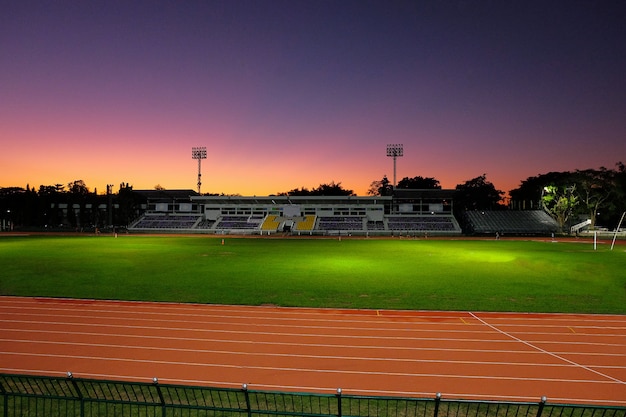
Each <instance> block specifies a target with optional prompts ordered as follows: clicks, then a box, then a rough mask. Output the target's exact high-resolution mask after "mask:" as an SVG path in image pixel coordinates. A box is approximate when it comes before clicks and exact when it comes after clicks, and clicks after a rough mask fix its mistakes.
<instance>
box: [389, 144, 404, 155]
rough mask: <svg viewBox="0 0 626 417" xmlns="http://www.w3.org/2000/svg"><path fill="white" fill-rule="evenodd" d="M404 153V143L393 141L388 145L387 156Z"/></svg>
mask: <svg viewBox="0 0 626 417" xmlns="http://www.w3.org/2000/svg"><path fill="white" fill-rule="evenodd" d="M403 154H404V145H403V144H401V143H392V144H389V145H387V156H393V157H396V156H402V155H403Z"/></svg>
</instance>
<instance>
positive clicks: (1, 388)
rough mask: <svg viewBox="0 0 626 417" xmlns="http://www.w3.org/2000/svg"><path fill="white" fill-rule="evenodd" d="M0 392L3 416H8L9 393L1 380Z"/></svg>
mask: <svg viewBox="0 0 626 417" xmlns="http://www.w3.org/2000/svg"><path fill="white" fill-rule="evenodd" d="M0 392H1V393H2V399H3V400H2V401H3V402H4V417H8V416H9V393H8V392H7V390H5V389H4V386H3V385H2V382H0Z"/></svg>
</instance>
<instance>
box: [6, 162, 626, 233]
mask: <svg viewBox="0 0 626 417" xmlns="http://www.w3.org/2000/svg"><path fill="white" fill-rule="evenodd" d="M157 187H158V188H162V187H160V186H157ZM396 189H433V190H437V189H441V185H440V183H439V181H438V180H437V179H435V178H432V177H422V176H415V177H412V178H411V177H405V178H403V179H401V180H400V181H399V182H398V184H397V185H396ZM393 192H394V187H393V184H391V183H390V181H389V179H388V178H387V177H386V176H383V178H382V179H381V180H376V181H372V182H371V184H370V187H369V190H368V192H367V194H368V195H371V196H391V195H393ZM212 195H216V194H212ZM277 195H289V196H354V195H355V193H354V192H353V191H352V190H348V189H345V188H343V187H342V186H341V183H335V182H331V183H329V184H321V185H320V186H318V187H315V188H312V189H308V188H305V187H301V188H296V189H293V190H290V191H286V192H280V193H277ZM504 196H505V192H504V191H501V190H498V189H496V187H495V186H494V185H493V184H492V183H491V182H489V181H488V180H487V177H486V175H485V174H483V175H481V176H478V177H476V178H472V179H470V180H468V181H465V182H464V183H461V184H458V185H457V186H456V187H455V196H454V208H455V214H456V215H457V216H460V215H461V214H462V212H464V211H468V210H511V209H512V210H536V209H542V210H545V211H546V212H548V213H549V214H550V215H551V216H552V217H553V218H554V219H555V220H557V222H558V223H559V225H560V226H561V227H562V228H563V229H564V230H567V228H566V226H568V225H571V224H572V223H573V222H576V221H577V220H579V219H590V220H591V222H592V227H594V226H596V225H598V226H603V227H607V228H609V229H611V230H612V229H613V228H615V227H616V226H617V224H618V222H619V220H620V218H621V216H622V213H624V211H626V167H625V166H624V164H623V163H622V162H618V163H617V164H616V166H615V169H607V168H604V167H602V168H600V169H586V170H576V171H573V172H572V171H567V172H549V173H547V174H541V175H537V176H535V177H529V178H527V179H526V180H524V181H522V182H521V184H520V186H519V187H518V188H516V189H514V190H510V191H509V200H508V201H507V202H505V197H504ZM142 203H145V201H144V197H142V196H141V195H140V194H139V193H136V192H134V191H133V188H132V186H131V185H129V184H128V183H122V184H120V187H119V190H118V192H117V193H114V192H113V187H112V186H109V187H108V189H107V193H106V194H97V192H95V191H94V192H91V191H90V190H89V188H88V187H87V186H86V184H85V183H84V182H83V181H82V180H77V181H73V182H71V183H69V184H67V185H63V184H54V185H42V186H40V187H39V189H38V190H36V189H35V188H34V187H33V188H31V187H30V186H29V185H27V186H26V187H25V188H21V187H7V188H0V229H1V230H15V229H25V230H27V229H48V230H55V229H58V228H68V227H70V228H74V229H76V230H85V229H94V228H106V227H112V226H126V225H128V224H129V223H130V222H132V221H133V220H134V219H136V218H137V217H138V216H139V215H140V214H141V210H142V209H141V204H142Z"/></svg>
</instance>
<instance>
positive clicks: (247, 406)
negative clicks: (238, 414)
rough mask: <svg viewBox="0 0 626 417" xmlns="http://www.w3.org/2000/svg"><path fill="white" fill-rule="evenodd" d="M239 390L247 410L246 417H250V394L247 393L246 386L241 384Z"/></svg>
mask: <svg viewBox="0 0 626 417" xmlns="http://www.w3.org/2000/svg"><path fill="white" fill-rule="evenodd" d="M241 390H242V391H243V396H244V398H245V399H246V409H247V410H248V417H252V407H251V406H250V394H249V393H248V384H243V385H242V386H241Z"/></svg>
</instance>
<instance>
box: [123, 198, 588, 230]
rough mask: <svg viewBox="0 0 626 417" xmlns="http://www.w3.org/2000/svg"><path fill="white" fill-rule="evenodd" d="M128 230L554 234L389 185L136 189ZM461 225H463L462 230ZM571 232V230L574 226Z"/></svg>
mask: <svg viewBox="0 0 626 417" xmlns="http://www.w3.org/2000/svg"><path fill="white" fill-rule="evenodd" d="M137 193H138V194H140V195H141V196H143V197H144V198H145V204H144V206H143V207H144V209H145V211H144V212H143V214H142V215H141V216H140V217H139V218H138V219H137V220H136V221H134V222H132V223H131V224H130V225H129V227H128V229H129V230H130V231H133V232H155V231H157V232H185V233H207V234H226V235H228V234H241V235H246V234H248V235H251V234H256V235H274V234H281V235H284V234H288V235H295V236H302V235H304V236H341V235H343V236H367V237H370V236H372V237H374V236H448V237H452V236H461V235H462V234H463V233H464V232H465V233H470V234H483V235H484V234H489V235H494V234H495V233H499V234H501V235H541V236H549V235H551V234H552V233H555V232H557V230H558V226H557V224H556V222H555V221H554V219H552V218H551V217H550V216H549V215H548V214H547V213H545V212H544V211H542V210H526V211H513V210H511V211H508V210H507V211H477V212H467V213H465V214H464V218H462V219H457V218H456V217H455V215H454V190H409V189H403V190H400V189H398V190H395V191H394V195H393V196H375V197H357V196H332V197H331V196H306V197H303V196H264V197H257V196H251V197H242V196H204V195H203V196H201V195H197V194H196V193H195V192H194V191H192V190H171V191H168V190H140V191H137ZM461 224H462V225H464V228H462V227H461ZM577 230H578V229H577Z"/></svg>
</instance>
